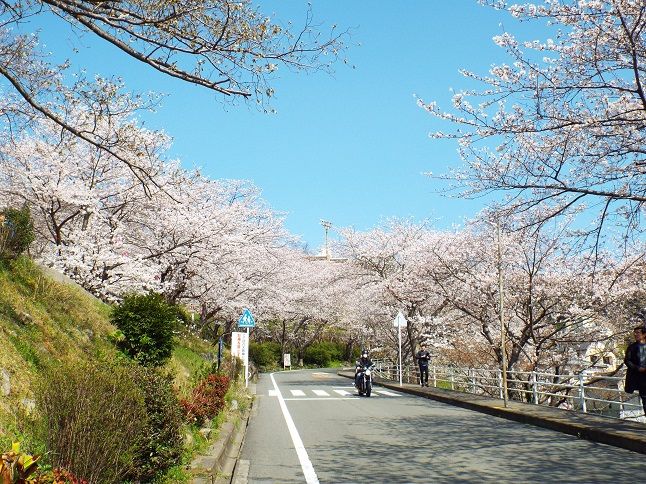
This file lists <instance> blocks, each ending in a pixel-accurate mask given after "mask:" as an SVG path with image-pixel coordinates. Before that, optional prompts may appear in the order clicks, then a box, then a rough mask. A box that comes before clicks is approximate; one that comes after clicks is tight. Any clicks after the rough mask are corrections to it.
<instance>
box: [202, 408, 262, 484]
mask: <svg viewBox="0 0 646 484" xmlns="http://www.w3.org/2000/svg"><path fill="white" fill-rule="evenodd" d="M252 407H253V399H252V400H251V404H250V405H249V408H247V410H246V411H245V414H244V415H243V416H242V418H241V419H240V421H239V422H238V425H235V424H234V423H233V422H225V423H224V424H223V425H222V427H220V433H219V435H218V438H217V440H216V441H215V442H214V443H213V444H211V447H209V450H208V452H207V454H205V455H199V456H197V457H196V458H195V459H194V460H193V461H192V462H191V466H190V472H191V474H193V476H194V477H193V478H192V479H191V481H190V482H191V484H223V483H228V482H230V481H231V476H232V474H233V470H234V468H235V465H236V462H237V460H238V456H239V454H240V448H241V447H242V442H243V440H244V435H245V432H246V431H247V425H249V417H250V415H251V409H252Z"/></svg>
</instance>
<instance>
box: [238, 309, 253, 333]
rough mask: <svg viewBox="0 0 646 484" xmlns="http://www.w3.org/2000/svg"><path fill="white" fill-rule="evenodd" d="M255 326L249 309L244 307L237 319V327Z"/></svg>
mask: <svg viewBox="0 0 646 484" xmlns="http://www.w3.org/2000/svg"><path fill="white" fill-rule="evenodd" d="M255 326H256V321H255V320H254V319H253V316H252V315H251V311H249V310H248V309H245V310H244V311H242V316H240V319H238V327H239V328H254V327H255Z"/></svg>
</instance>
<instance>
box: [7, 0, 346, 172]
mask: <svg viewBox="0 0 646 484" xmlns="http://www.w3.org/2000/svg"><path fill="white" fill-rule="evenodd" d="M46 17H49V20H50V21H55V20H56V19H58V21H59V22H62V23H63V24H69V26H70V27H71V28H72V29H73V31H74V33H75V35H77V36H79V37H83V36H85V37H90V38H92V39H93V40H96V41H98V42H106V43H107V44H109V45H110V46H111V47H113V48H114V51H115V52H116V53H118V54H121V55H122V56H123V57H127V58H130V59H134V60H136V61H138V62H140V63H141V64H143V65H145V66H147V67H150V68H151V69H153V70H155V71H158V72H160V73H162V74H164V75H167V76H170V77H173V78H177V79H180V80H182V81H184V82H188V83H192V84H195V85H198V86H201V87H204V88H206V89H209V90H212V91H214V92H216V93H217V94H218V95H221V96H223V97H227V98H250V99H255V100H256V101H257V102H258V103H259V105H260V106H264V105H265V101H266V100H267V99H268V98H270V97H271V96H272V94H273V88H272V79H273V77H274V76H275V71H276V70H277V69H278V68H279V66H282V67H284V68H288V69H292V70H301V71H311V70H317V69H323V70H330V69H331V66H332V64H333V63H334V62H335V60H336V59H337V57H338V55H339V53H340V52H341V51H342V50H343V37H344V36H345V33H344V32H337V30H336V28H335V27H334V26H332V27H331V28H330V32H329V35H324V34H323V33H322V31H321V30H320V28H319V26H318V25H315V23H314V21H313V16H312V12H311V10H310V9H308V10H307V11H306V12H305V13H304V21H303V24H302V27H301V28H300V29H298V28H296V27H294V25H292V24H287V25H281V24H279V23H277V22H275V21H272V20H271V19H270V18H269V17H268V16H266V15H264V14H263V13H262V12H260V11H259V9H258V8H257V7H256V6H254V4H253V3H252V2H250V1H249V0H242V1H230V0H217V1H213V0H210V1H202V0H187V1H185V2H181V4H180V3H178V2H147V1H141V0H132V1H118V2H117V1H95V0H81V1H68V0H36V1H31V0H8V1H3V2H0V79H2V80H3V81H4V82H3V88H4V89H3V90H2V96H1V97H2V101H0V113H1V114H2V119H3V124H4V128H5V129H6V132H7V133H8V134H15V133H19V132H21V131H22V130H23V129H25V128H28V127H29V126H30V125H31V123H32V122H34V121H36V120H39V119H41V118H43V117H44V118H46V119H49V120H50V121H52V122H53V123H55V124H56V125H58V126H59V127H60V128H62V129H64V130H65V131H67V132H68V133H69V134H71V135H73V136H75V137H77V138H78V139H80V140H83V141H84V142H86V143H88V144H89V145H90V146H93V147H94V148H98V149H100V150H102V151H104V152H105V153H106V154H110V155H111V156H113V157H115V158H116V159H118V160H119V161H121V162H122V163H124V164H126V165H127V166H128V167H130V168H131V169H132V170H133V172H134V173H135V174H136V175H137V176H138V177H140V178H142V179H143V180H146V179H148V173H147V172H146V171H145V170H144V169H143V167H142V166H140V165H139V163H138V159H137V157H136V156H134V157H133V156H132V153H130V152H128V151H125V152H124V151H122V149H121V148H122V147H121V140H120V139H119V138H118V137H116V136H114V135H113V133H111V132H109V131H108V132H105V131H94V130H92V129H86V127H85V126H84V125H83V124H79V123H77V119H76V117H75V111H74V110H70V106H75V105H78V104H83V105H84V106H85V107H86V108H87V111H86V113H87V115H88V116H94V117H97V119H101V118H105V117H111V116H113V115H115V114H120V113H123V111H113V110H110V109H109V106H110V104H111V98H112V97H113V96H114V95H115V91H114V90H113V89H106V86H108V85H111V86H113V85H114V84H113V83H108V84H106V83H104V82H99V83H98V84H97V83H95V82H93V81H91V80H87V79H85V78H84V77H83V76H82V75H76V76H66V75H65V72H66V71H67V70H68V69H69V68H70V67H71V63H70V62H69V61H65V62H64V63H62V64H58V65H57V64H55V63H54V62H53V61H52V60H51V55H50V54H49V53H47V52H46V51H45V50H44V49H43V46H42V45H41V44H40V43H39V39H38V35H37V31H36V29H37V27H36V24H37V22H38V19H40V18H46ZM106 69H107V67H106ZM69 79H72V81H71V82H70V81H69ZM150 102H151V103H154V100H152V99H151V100H150ZM145 104H146V105H147V106H149V105H150V104H149V103H145ZM131 112H132V111H131Z"/></svg>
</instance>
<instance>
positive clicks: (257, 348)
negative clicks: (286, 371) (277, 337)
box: [249, 341, 282, 371]
mask: <svg viewBox="0 0 646 484" xmlns="http://www.w3.org/2000/svg"><path fill="white" fill-rule="evenodd" d="M249 358H250V359H251V361H253V362H254V363H255V365H256V366H257V367H258V368H259V369H260V370H261V371H263V370H266V369H269V368H274V367H276V365H278V364H279V363H280V361H281V359H282V355H281V354H280V344H279V343H276V342H274V341H265V342H262V343H257V342H255V341H251V342H250V343H249Z"/></svg>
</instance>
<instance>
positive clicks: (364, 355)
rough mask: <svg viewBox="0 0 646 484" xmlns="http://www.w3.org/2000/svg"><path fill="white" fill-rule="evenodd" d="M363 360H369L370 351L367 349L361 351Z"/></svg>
mask: <svg viewBox="0 0 646 484" xmlns="http://www.w3.org/2000/svg"><path fill="white" fill-rule="evenodd" d="M361 358H368V350H366V349H363V350H361Z"/></svg>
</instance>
